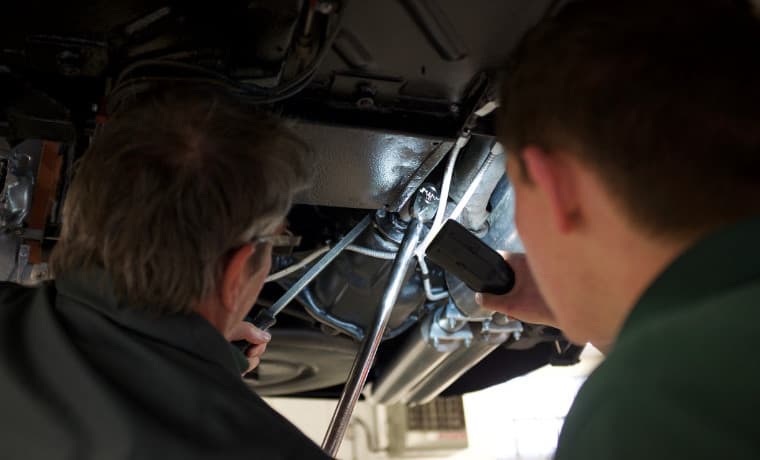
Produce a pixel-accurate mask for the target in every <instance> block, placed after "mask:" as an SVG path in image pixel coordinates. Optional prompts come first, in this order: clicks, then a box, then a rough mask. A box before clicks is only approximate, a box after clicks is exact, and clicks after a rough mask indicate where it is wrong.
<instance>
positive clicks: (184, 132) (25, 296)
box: [0, 87, 326, 459]
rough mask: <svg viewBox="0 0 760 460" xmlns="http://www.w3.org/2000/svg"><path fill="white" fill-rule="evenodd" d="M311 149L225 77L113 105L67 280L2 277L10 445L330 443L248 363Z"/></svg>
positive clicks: (70, 245)
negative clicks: (272, 396)
mask: <svg viewBox="0 0 760 460" xmlns="http://www.w3.org/2000/svg"><path fill="white" fill-rule="evenodd" d="M305 152H306V149H305V148H304V145H302V144H301V143H300V142H299V141H298V140H297V139H296V138H295V137H294V136H293V135H291V134H290V133H289V132H288V131H287V130H286V129H285V128H283V127H282V126H281V125H280V124H278V123H277V122H276V121H273V120H272V119H269V118H266V117H264V116H262V115H260V114H257V113H256V112H253V111H251V110H250V109H249V108H248V107H246V106H244V105H242V104H240V103H239V102H237V101H236V100H235V98H234V97H231V96H229V95H227V94H225V93H224V92H223V91H220V90H215V89H212V88H205V87H204V88H199V87H194V88H186V89H181V88H180V89H172V90H165V89H164V90H161V91H154V92H150V93H147V94H143V95H141V96H140V97H138V98H137V99H136V100H135V101H133V103H132V104H130V105H129V107H128V108H126V109H125V110H123V111H121V112H120V113H118V114H116V115H115V116H114V117H113V118H112V119H110V120H109V121H108V122H107V123H106V124H105V126H104V127H103V129H102V131H101V132H100V133H99V134H98V135H97V137H96V138H95V140H94V142H93V144H92V145H91V146H90V148H89V150H88V151H87V153H86V154H85V155H84V157H83V158H82V161H81V163H80V167H79V168H78V170H77V173H76V176H75V178H74V180H73V182H72V183H71V186H70V189H69V191H68V197H67V200H66V203H65V207H64V211H63V214H64V228H63V230H62V234H61V238H60V241H59V242H58V244H57V246H56V248H55V252H54V254H53V256H52V267H53V269H54V271H55V274H56V280H55V283H54V284H51V285H47V286H43V287H39V288H34V289H30V288H23V287H19V286H13V285H9V284H4V285H2V287H0V306H2V308H0V337H2V340H3V345H2V347H0V354H1V355H2V360H0V407H2V415H0V419H2V421H3V423H2V433H0V439H1V440H2V441H1V442H0V457H2V458H7V459H37V458H39V459H43V458H44V459H52V458H62V459H63V458H67V459H127V458H129V459H150V458H161V459H167V458H174V459H193V458H215V459H237V458H240V459H242V458H246V459H251V458H262V459H303V458H326V455H324V454H323V453H322V452H321V450H320V449H319V448H318V447H317V446H316V445H315V444H313V443H312V442H311V441H310V440H309V439H307V438H306V437H305V436H304V435H303V434H301V433H300V432H299V431H298V430H297V429H296V428H295V427H293V426H292V425H291V424H290V423H288V422H287V421H286V420H284V419H283V418H282V417H280V416H279V415H278V414H277V413H275V412H274V411H273V410H272V409H270V408H269V407H268V406H267V405H266V404H265V403H264V402H263V401H261V399H260V398H258V397H257V396H256V395H255V394H253V393H252V392H251V391H250V390H249V388H247V386H246V385H245V384H244V383H243V381H242V379H241V373H243V372H245V371H246V370H247V369H249V368H250V367H252V366H255V365H256V364H257V363H258V359H259V358H258V357H259V356H260V355H261V353H263V351H264V348H265V346H266V342H267V341H268V340H269V336H268V334H266V333H264V332H262V331H260V330H258V329H256V328H254V327H253V326H252V325H250V324H248V323H244V322H243V318H244V317H245V315H246V313H247V311H248V310H249V308H250V307H251V305H252V304H253V303H254V301H255V299H256V297H257V296H258V294H259V291H260V290H261V287H262V285H263V283H264V278H265V277H266V276H267V274H268V272H269V268H270V259H271V251H272V246H273V244H276V243H278V242H279V241H278V240H280V238H278V233H279V232H280V230H281V228H282V224H283V219H284V217H285V215H286V214H287V212H288V209H289V207H290V205H291V199H292V196H293V194H294V193H295V192H296V191H297V190H298V189H299V188H301V187H302V186H303V185H304V181H305V179H306V171H307V168H308V162H307V161H306V159H305V157H304V154H305ZM240 339H244V340H247V341H249V342H251V343H252V344H254V345H256V346H255V347H254V348H253V349H252V351H251V352H250V353H249V356H248V359H246V357H245V356H243V354H242V353H240V352H239V351H238V350H237V349H235V348H234V347H232V346H231V345H230V343H229V341H231V340H240Z"/></svg>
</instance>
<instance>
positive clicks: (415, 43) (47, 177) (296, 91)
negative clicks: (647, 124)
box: [0, 0, 582, 404]
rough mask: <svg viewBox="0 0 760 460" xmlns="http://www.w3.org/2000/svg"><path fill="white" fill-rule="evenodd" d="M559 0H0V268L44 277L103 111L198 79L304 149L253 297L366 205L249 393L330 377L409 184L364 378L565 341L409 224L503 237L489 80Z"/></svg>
mask: <svg viewBox="0 0 760 460" xmlns="http://www.w3.org/2000/svg"><path fill="white" fill-rule="evenodd" d="M558 3H559V2H556V1H548V0H541V1H530V2H527V1H520V0H509V1H499V2H493V1H488V0H471V1H468V2H460V1H456V0H446V1H433V0H393V1H391V0H389V1H369V0H351V1H348V0H343V1H338V0H312V1H305V0H250V1H230V2H225V3H224V4H222V5H208V4H196V3H194V2H156V1H146V0H118V1H109V2H105V1H88V2H84V1H75V2H59V3H57V4H48V3H47V2H38V1H27V2H8V3H6V4H5V5H3V6H2V7H1V8H2V10H3V17H5V18H6V19H7V21H8V23H7V25H6V26H5V27H4V28H3V29H2V30H0V42H1V43H2V47H1V48H0V109H1V112H0V137H1V138H2V139H3V140H4V141H3V144H4V145H0V189H1V190H2V192H1V195H0V230H1V231H2V233H1V234H0V278H1V279H4V280H11V281H15V282H19V283H24V284H35V283H39V282H41V281H44V280H46V279H48V278H49V277H50V274H49V271H48V269H47V265H46V260H47V255H48V254H49V252H50V250H51V249H52V248H53V247H54V245H55V241H56V239H57V236H58V234H59V229H60V224H61V215H60V214H61V213H60V208H61V206H60V203H61V202H62V201H63V200H64V199H65V196H66V190H67V184H68V182H69V181H70V179H71V177H72V175H73V174H74V172H75V163H76V161H77V159H78V158H79V157H80V156H81V155H82V154H83V152H84V151H85V150H86V148H87V146H88V144H89V142H90V140H91V139H92V138H93V137H94V136H97V133H98V129H99V127H100V126H101V125H102V124H103V123H107V120H108V116H109V114H110V113H113V112H114V111H115V110H118V108H119V107H120V105H121V104H124V103H126V102H128V101H129V99H130V98H132V97H134V95H135V94H136V93H139V92H140V91H141V90H143V89H145V88H150V87H152V86H153V85H156V84H160V83H166V82H169V83H172V82H177V83H193V82H198V83H206V84H214V85H219V86H222V87H225V88H228V89H229V90H231V91H232V92H234V93H235V94H236V95H238V96H239V97H240V98H241V99H242V100H244V101H246V102H249V103H250V104H253V105H256V106H258V107H260V108H261V110H265V111H269V112H272V113H274V114H276V115H278V116H280V117H282V118H284V119H286V120H287V121H288V123H289V124H290V125H291V126H292V127H293V129H294V130H295V131H296V132H297V133H298V135H299V136H300V137H301V138H302V139H303V140H304V141H306V142H307V143H308V144H309V146H310V147H311V148H312V149H313V151H314V161H315V164H314V165H313V169H314V172H315V178H314V182H313V185H312V186H311V187H310V188H309V189H308V190H306V191H304V192H303V193H301V194H300V195H299V196H298V199H297V204H296V206H295V207H294V208H293V209H292V211H291V213H290V215H289V216H288V221H289V228H290V230H291V231H292V232H293V233H294V234H297V235H300V236H301V237H302V241H301V244H300V245H299V246H298V247H294V248H292V251H291V252H290V253H289V254H287V255H277V256H275V259H274V261H273V269H272V274H271V275H270V277H269V282H268V283H267V284H266V286H265V288H264V291H263V292H262V295H261V297H260V299H259V301H258V304H257V305H255V306H254V307H253V309H252V313H251V314H252V315H255V313H256V312H257V311H259V310H261V309H263V308H268V307H270V306H271V305H272V304H274V303H276V302H278V300H279V299H280V298H281V296H282V295H283V294H284V293H285V292H286V291H287V290H288V289H289V288H291V287H292V286H293V285H295V284H297V283H298V282H299V280H300V279H301V278H302V276H304V274H305V273H306V272H307V271H308V270H309V269H310V268H312V267H314V266H315V264H319V263H320V260H321V258H322V257H324V255H325V254H328V252H329V251H330V250H331V248H334V247H335V246H336V245H338V244H340V242H341V241H344V239H345V238H346V236H347V235H349V234H350V233H351V232H352V229H356V228H357V226H358V225H364V226H363V227H361V228H360V230H361V231H357V232H356V236H355V239H352V240H351V241H350V242H348V243H347V244H346V245H345V249H344V250H342V251H340V252H339V253H338V254H337V255H336V257H335V258H334V260H332V261H331V262H330V263H329V264H325V266H324V267H323V268H324V269H323V270H322V271H321V272H320V273H318V274H317V275H316V277H315V278H314V279H313V281H311V282H310V283H308V284H307V285H306V286H305V288H304V289H303V290H301V291H300V292H299V293H298V294H297V295H296V296H295V297H294V298H293V300H292V301H290V302H288V303H287V306H286V307H285V308H284V310H282V312H281V313H280V314H279V315H278V318H277V324H276V325H275V326H274V327H273V328H272V329H271V332H272V335H273V340H272V342H271V344H270V345H269V348H268V351H267V352H266V354H265V355H264V357H263V359H262V363H261V365H260V366H259V367H258V369H256V370H255V371H253V372H251V373H250V374H249V375H247V376H246V380H247V381H248V382H249V383H250V385H251V387H252V388H254V389H255V390H256V391H257V392H258V393H259V394H261V395H300V396H312V397H331V398H335V397H337V396H339V395H340V394H341V391H342V390H343V385H344V384H345V382H346V381H347V379H348V375H349V372H350V370H351V367H352V363H353V362H354V359H355V356H356V354H357V353H358V352H359V350H360V348H361V343H362V341H363V340H365V339H366V338H367V337H368V334H369V331H371V330H372V328H373V325H374V321H375V318H376V312H377V310H378V308H379V306H380V304H381V301H382V299H383V298H384V295H385V294H386V292H387V289H388V284H389V280H390V279H391V277H392V276H393V274H394V261H395V260H397V257H398V254H399V252H400V247H401V245H402V240H403V239H404V235H405V234H406V233H407V232H408V229H409V226H410V225H411V223H412V222H413V221H414V220H415V216H416V215H418V214H419V212H420V210H419V209H415V205H417V204H419V203H420V200H422V202H424V201H425V200H427V203H423V204H422V205H425V206H429V207H430V209H432V211H431V212H430V214H431V215H432V216H433V217H432V218H430V219H429V220H427V221H425V222H424V223H423V225H422V226H421V229H420V232H421V241H422V242H421V243H420V244H419V245H415V247H414V248H413V249H414V254H415V255H414V257H412V259H411V262H410V263H408V265H405V266H404V270H403V273H401V275H400V279H401V284H400V285H399V288H398V292H397V294H398V296H397V299H395V301H394V302H393V305H392V310H391V311H390V315H389V317H388V318H387V320H388V323H387V329H385V330H384V331H383V336H382V343H381V344H380V347H379V350H378V352H377V357H376V359H375V360H374V366H373V367H372V369H371V372H370V373H369V375H368V382H370V383H371V385H370V387H369V388H370V389H369V391H367V392H365V396H366V397H368V398H372V399H373V400H375V401H377V402H380V403H404V404H422V403H425V402H428V401H430V400H432V399H433V398H435V397H437V396H439V395H452V394H462V393H465V392H469V391H474V390H478V389H481V388H484V387H487V386H490V385H494V384H496V383H500V382H503V381H506V380H509V379H511V378H514V377H516V376H519V375H523V374H525V373H527V372H529V371H531V370H533V369H536V368H538V367H541V366H543V365H546V364H548V363H551V364H558V365H563V364H572V363H575V362H577V360H578V357H579V355H580V351H581V349H582V347H579V346H576V345H573V344H571V343H569V342H568V341H567V340H566V339H565V338H564V337H563V336H562V333H561V332H560V331H559V330H556V329H554V328H550V327H545V326H539V325H531V324H523V323H521V322H519V321H515V320H512V319H510V318H507V317H506V316H504V315H502V314H499V313H493V312H489V311H484V310H483V309H482V308H480V307H479V306H478V305H477V304H475V302H474V292H472V291H471V290H469V289H468V288H467V286H465V285H464V284H463V283H462V282H461V281H460V280H458V279H456V278H455V277H453V276H452V275H451V274H449V273H446V272H445V271H444V270H443V269H441V268H440V267H438V266H436V265H435V264H433V263H431V262H430V261H426V259H425V257H424V244H425V243H426V242H429V237H428V236H427V235H428V234H429V233H430V232H431V229H432V233H435V231H436V230H437V228H436V227H437V226H440V224H441V223H442V222H443V221H444V220H445V219H449V218H453V219H456V220H458V221H459V222H460V223H462V224H463V225H464V226H465V227H466V228H467V229H469V230H470V231H471V232H473V233H474V234H475V235H477V236H478V237H480V238H481V239H482V240H483V241H485V242H486V243H487V244H488V245H489V246H491V247H492V248H494V249H498V250H507V251H521V250H522V246H521V243H520V241H519V238H518V236H517V232H516V229H515V225H514V219H513V217H512V213H513V207H514V196H513V191H512V188H511V187H510V184H509V181H508V180H507V178H506V176H505V174H504V161H505V156H506V155H508V153H505V152H504V151H503V150H502V149H501V146H500V145H499V144H498V143H497V142H496V140H495V123H494V109H495V108H496V106H497V104H498V81H499V78H500V69H503V68H504V64H505V63H506V62H507V59H508V57H509V54H510V52H511V50H512V49H513V48H514V47H515V45H516V44H517V42H518V41H519V39H520V37H521V36H522V35H523V34H524V33H525V31H526V30H528V29H529V28H530V27H531V26H532V25H534V24H535V23H537V22H538V21H540V20H541V18H542V17H543V16H544V15H546V14H549V13H550V12H551V11H552V10H553V9H554V8H556V7H557V6H558V5H557V4H558ZM362 223H363V224H362ZM125 230H126V231H139V229H125Z"/></svg>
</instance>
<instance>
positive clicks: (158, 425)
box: [0, 272, 327, 460]
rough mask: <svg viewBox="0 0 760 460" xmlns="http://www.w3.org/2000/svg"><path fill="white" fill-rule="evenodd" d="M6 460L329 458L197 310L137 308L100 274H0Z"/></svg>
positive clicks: (1, 427)
mask: <svg viewBox="0 0 760 460" xmlns="http://www.w3.org/2000/svg"><path fill="white" fill-rule="evenodd" d="M0 340H2V345H1V346H0V458H2V459H25V460H26V459H72V460H73V459H76V460H87V459H93V460H94V459H98V460H100V459H106V460H110V459H119V460H121V459H125V460H126V459H140V460H142V459H154V458H155V459H182V460H187V459H208V458H213V459H247V460H248V459H267V460H269V459H293V460H295V459H299V460H300V459H323V458H327V455H325V454H324V453H323V452H322V451H321V450H320V449H319V447H317V446H316V445H315V444H314V443H313V442H311V441H310V440H309V439H308V438H307V437H306V436H304V435H303V434H302V433H301V432H300V431H298V430H297V429H296V428H295V427H294V426H293V425H291V424H290V423H289V422H288V421H286V420H285V419H284V418H282V417H281V416H280V415H279V414H278V413H276V412H275V411H274V410H272V409H271V408H270V407H269V406H268V405H267V404H266V403H265V402H264V401H262V400H261V399H260V398H259V397H258V396H256V395H255V394H254V393H253V392H252V391H250V389H249V388H248V387H247V386H246V384H245V383H244V382H243V380H242V378H241V376H240V372H241V370H242V369H245V366H246V365H247V362H246V361H245V357H243V356H242V354H241V353H240V352H239V351H238V350H237V349H235V348H234V347H232V346H231V345H230V344H229V343H228V342H227V341H226V340H225V339H224V337H223V336H222V335H221V334H220V333H219V332H218V331H217V330H216V329H214V328H213V327H212V326H211V324H209V323H208V322H207V321H206V320H205V319H203V318H202V317H201V316H199V315H197V314H188V315H169V316H162V317H155V316H149V315H147V314H144V313H141V312H140V311H136V310H135V309H133V308H129V307H128V306H126V305H124V304H123V303H122V302H120V301H119V300H118V299H117V298H116V297H115V295H114V293H113V289H112V287H111V284H110V282H109V280H108V278H107V277H106V275H105V274H104V273H102V272H89V273H71V274H67V275H65V276H61V277H59V279H57V280H56V282H55V286H43V287H39V288H24V287H20V286H16V285H12V284H9V283H0Z"/></svg>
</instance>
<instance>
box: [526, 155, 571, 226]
mask: <svg viewBox="0 0 760 460" xmlns="http://www.w3.org/2000/svg"><path fill="white" fill-rule="evenodd" d="M522 159H523V163H524V165H525V172H526V173H527V175H528V177H529V178H530V180H531V181H532V182H533V186H534V187H536V188H538V189H539V191H540V193H541V194H542V195H544V199H545V200H546V203H547V204H548V205H549V207H550V210H551V214H552V217H553V220H554V222H555V224H556V225H557V228H558V229H559V231H560V232H562V233H567V232H569V231H570V230H572V229H573V228H574V227H575V226H576V224H577V222H578V218H579V210H580V208H579V202H578V189H577V180H578V178H577V177H576V176H577V170H576V168H575V164H574V163H573V162H572V161H570V158H569V157H568V156H566V155H563V154H561V153H552V154H547V153H546V152H545V151H544V150H542V149H540V148H538V147H534V146H529V147H526V148H525V149H524V150H523V152H522Z"/></svg>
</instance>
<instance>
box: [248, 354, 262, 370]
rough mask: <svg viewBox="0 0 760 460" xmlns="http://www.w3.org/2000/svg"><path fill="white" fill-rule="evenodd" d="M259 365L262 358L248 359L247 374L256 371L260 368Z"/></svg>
mask: <svg viewBox="0 0 760 460" xmlns="http://www.w3.org/2000/svg"><path fill="white" fill-rule="evenodd" d="M259 364H261V358H259V357H258V356H256V357H254V358H248V370H247V371H245V373H246V374H247V373H249V372H251V371H252V370H254V369H256V367H258V365H259Z"/></svg>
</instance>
